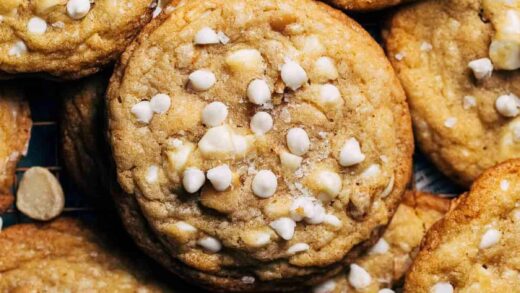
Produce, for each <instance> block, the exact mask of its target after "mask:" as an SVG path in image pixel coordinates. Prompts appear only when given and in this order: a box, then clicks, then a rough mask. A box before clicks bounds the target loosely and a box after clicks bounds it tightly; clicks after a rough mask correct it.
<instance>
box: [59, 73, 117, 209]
mask: <svg viewBox="0 0 520 293" xmlns="http://www.w3.org/2000/svg"><path fill="white" fill-rule="evenodd" d="M110 74H111V71H106V72H102V73H99V74H95V75H93V76H90V77H87V78H84V79H81V80H79V81H75V82H71V83H68V84H66V85H64V86H62V87H61V88H60V93H59V95H60V96H61V97H62V103H63V104H62V115H61V119H60V120H61V121H60V122H61V123H60V125H61V128H60V134H61V148H62V156H63V162H64V164H65V168H66V169H67V175H68V176H70V178H71V179H72V180H73V181H74V183H75V184H76V185H77V186H78V187H79V189H80V190H81V191H82V192H83V193H84V194H86V195H87V196H88V197H89V198H90V199H91V201H92V202H93V203H94V204H95V205H97V206H98V207H100V208H102V209H113V203H112V200H111V198H110V191H109V188H108V185H109V183H108V181H109V179H110V176H109V174H108V173H109V172H108V170H109V169H108V167H107V165H108V164H107V161H108V160H110V149H109V146H108V142H107V140H106V136H105V135H104V133H105V132H104V131H105V130H106V115H105V108H106V107H105V100H104V95H105V91H106V88H107V84H108V80H109V77H110Z"/></svg>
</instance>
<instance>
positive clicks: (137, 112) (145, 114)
mask: <svg viewBox="0 0 520 293" xmlns="http://www.w3.org/2000/svg"><path fill="white" fill-rule="evenodd" d="M130 112H131V113H132V114H134V116H135V118H137V121H139V122H142V123H145V124H148V123H150V121H151V120H152V118H153V111H152V106H151V105H150V102H149V101H141V102H139V103H137V104H135V105H134V106H133V107H132V109H131V110H130Z"/></svg>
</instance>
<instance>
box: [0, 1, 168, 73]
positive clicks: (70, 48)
mask: <svg viewBox="0 0 520 293" xmlns="http://www.w3.org/2000/svg"><path fill="white" fill-rule="evenodd" d="M163 2H164V1H163ZM156 5H157V3H156V1H155V0H144V1H143V0H121V1H112V0H96V1H90V0H36V1H29V0H7V1H2V3H0V35H2V38H1V40H0V75H1V76H3V77H7V78H9V77H12V76H13V75H15V74H37V75H43V76H47V77H54V78H59V79H77V78H80V77H83V76H86V75H89V74H92V73H94V72H97V71H99V70H100V68H102V67H103V66H105V65H106V64H108V63H110V62H111V61H113V60H115V59H116V58H117V57H118V56H119V55H120V53H121V52H122V51H123V50H124V49H125V47H126V46H127V45H128V44H129V43H130V41H131V40H132V39H133V38H134V37H135V35H136V34H137V33H138V32H139V30H140V29H141V28H142V26H143V25H144V24H145V23H147V22H148V21H149V20H150V19H151V18H152V13H153V11H154V8H153V7H155V6H156Z"/></svg>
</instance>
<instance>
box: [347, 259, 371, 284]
mask: <svg viewBox="0 0 520 293" xmlns="http://www.w3.org/2000/svg"><path fill="white" fill-rule="evenodd" d="M348 282H349V283H350V285H352V287H354V288H356V289H363V288H366V287H368V285H370V283H371V282H372V277H370V275H369V274H368V272H367V271H366V270H365V269H364V268H362V267H360V266H358V265H357V264H351V265H350V271H349V273H348Z"/></svg>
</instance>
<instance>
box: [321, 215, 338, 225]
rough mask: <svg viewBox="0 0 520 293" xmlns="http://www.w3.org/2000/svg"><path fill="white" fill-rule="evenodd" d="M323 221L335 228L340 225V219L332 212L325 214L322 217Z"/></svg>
mask: <svg viewBox="0 0 520 293" xmlns="http://www.w3.org/2000/svg"><path fill="white" fill-rule="evenodd" d="M323 223H325V224H328V225H331V226H333V227H336V228H339V227H341V225H342V223H341V220H340V219H339V218H338V217H336V216H335V215H332V214H326V215H325V217H324V218H323Z"/></svg>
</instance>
